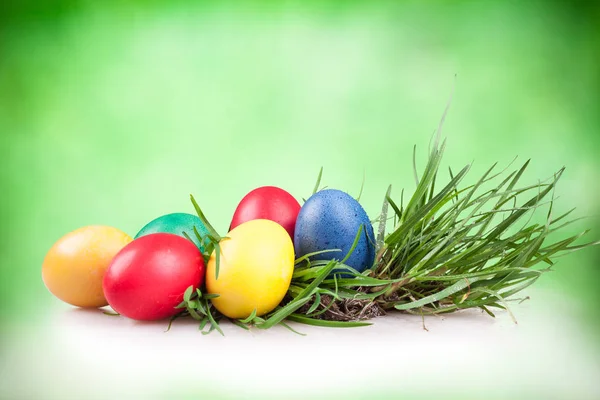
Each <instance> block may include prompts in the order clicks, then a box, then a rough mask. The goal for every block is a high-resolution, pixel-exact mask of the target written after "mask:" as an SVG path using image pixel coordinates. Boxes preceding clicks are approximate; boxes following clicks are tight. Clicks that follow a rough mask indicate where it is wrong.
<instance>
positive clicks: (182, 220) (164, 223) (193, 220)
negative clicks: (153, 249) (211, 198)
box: [135, 213, 209, 252]
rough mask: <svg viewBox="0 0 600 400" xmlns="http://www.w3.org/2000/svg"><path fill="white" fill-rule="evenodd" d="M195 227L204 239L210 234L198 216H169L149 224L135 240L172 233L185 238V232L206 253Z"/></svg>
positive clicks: (178, 214) (177, 214)
mask: <svg viewBox="0 0 600 400" xmlns="http://www.w3.org/2000/svg"><path fill="white" fill-rule="evenodd" d="M194 227H196V230H197V231H198V233H199V234H200V236H202V237H204V236H205V235H207V234H208V233H209V232H208V229H206V226H205V225H204V224H203V223H202V220H201V219H200V218H198V217H197V216H196V215H192V214H186V213H173V214H167V215H163V216H161V217H158V218H156V219H154V220H152V221H150V222H149V223H147V224H146V226H144V227H143V228H142V229H141V230H140V231H139V232H138V234H137V235H135V239H137V238H139V237H141V236H146V235H150V234H151V233H172V234H174V235H178V236H181V237H185V235H184V232H185V233H186V234H188V235H189V237H190V238H191V239H192V241H193V242H194V244H195V245H196V246H197V247H198V248H199V249H200V251H202V252H204V246H203V245H202V244H201V243H200V241H199V240H198V238H197V237H196V235H195V234H194Z"/></svg>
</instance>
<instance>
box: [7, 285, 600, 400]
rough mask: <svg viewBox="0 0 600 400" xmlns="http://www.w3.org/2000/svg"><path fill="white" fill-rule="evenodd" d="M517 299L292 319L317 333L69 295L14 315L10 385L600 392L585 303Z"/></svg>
mask: <svg viewBox="0 0 600 400" xmlns="http://www.w3.org/2000/svg"><path fill="white" fill-rule="evenodd" d="M513 312H514V314H515V315H516V317H517V320H518V324H517V325H515V324H514V323H513V322H512V321H511V319H510V318H509V316H508V315H507V314H506V313H500V314H499V315H498V317H497V318H496V319H493V318H490V317H488V316H487V315H486V314H483V313H482V312H480V311H477V310H474V311H466V312H461V313H455V314H451V315H448V316H445V317H443V318H442V317H427V318H426V319H425V324H426V326H427V328H428V331H425V330H423V328H422V321H421V318H420V317H418V316H411V315H405V314H394V315H388V316H385V317H381V318H378V319H376V320H375V321H374V325H373V326H370V327H366V328H353V329H332V328H319V327H311V326H306V325H299V324H293V326H294V327H295V328H296V329H298V330H300V331H301V332H303V333H305V334H307V336H299V335H295V334H293V333H291V332H290V331H288V330H286V329H285V328H283V327H276V328H274V329H271V330H268V331H262V330H258V329H254V330H252V331H250V332H247V331H244V330H242V329H240V328H238V327H236V326H233V325H231V324H229V323H225V324H223V330H224V332H225V337H221V336H220V335H219V334H218V333H217V332H213V333H212V334H210V335H207V336H203V335H202V334H200V332H198V330H197V325H196V323H195V321H193V320H178V321H176V322H175V323H174V325H173V327H172V329H171V331H170V332H167V333H165V328H166V323H164V322H159V323H141V322H135V321H131V320H128V319H126V318H123V317H111V316H106V315H103V314H102V313H100V312H97V311H86V310H80V309H74V308H71V307H69V306H67V305H62V304H60V305H55V307H54V308H52V309H51V311H50V312H48V313H46V314H45V315H41V316H40V319H39V320H38V321H35V322H28V323H26V324H20V325H17V326H14V327H13V329H12V331H11V333H10V335H9V336H8V339H7V340H8V341H9V343H7V344H8V346H7V350H6V351H5V353H6V354H4V355H3V357H2V358H3V360H2V361H1V362H0V368H1V369H0V374H1V375H0V382H1V387H0V398H1V399H5V398H6V399H20V398H23V399H38V398H41V399H121V398H123V399H132V398H143V399H146V400H149V399H163V398H195V399H205V398H206V399H221V398H227V399H237V398H258V397H259V396H261V398H263V399H264V398H267V399H320V398H329V399H337V398H340V399H341V398H344V399H358V398H360V399H363V398H364V399H376V398H397V396H398V395H404V396H405V397H404V398H445V399H446V398H461V399H468V398H482V396H484V394H485V398H486V399H495V398H498V399H501V398H509V397H510V398H529V399H531V398H540V399H600V359H599V357H598V354H599V353H598V351H597V350H598V347H599V346H598V345H599V344H600V343H598V342H596V343H593V342H594V340H593V336H592V335H591V334H590V332H589V330H586V328H585V325H584V324H582V322H581V321H580V320H579V319H576V318H574V315H576V313H577V310H576V309H574V308H573V307H572V306H570V305H569V304H568V303H566V302H564V301H561V299H559V298H557V297H555V295H551V294H549V293H544V292H539V293H538V292H536V293H535V296H533V298H532V300H529V301H526V302H524V303H522V304H520V305H517V304H514V305H513ZM5 337H6V335H5ZM392 394H393V396H392ZM184 395H187V397H185V396H184ZM438 395H439V396H438ZM454 395H456V397H453V396H454Z"/></svg>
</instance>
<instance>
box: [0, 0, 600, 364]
mask: <svg viewBox="0 0 600 400" xmlns="http://www.w3.org/2000/svg"><path fill="white" fill-rule="evenodd" d="M598 21H600V12H599V8H598V7H597V6H594V5H593V2H584V1H579V2H577V1H575V2H574V1H571V2H567V1H565V2H548V1H540V2H535V1H527V2H501V1H499V2H484V1H481V2H477V1H464V2H459V1H457V2H435V3H433V2H426V3H421V2H417V1H406V2H404V1H393V2H392V1H390V2H384V1H368V2H367V1H364V2H359V1H346V2H337V1H310V2H279V3H276V2H269V1H264V2H261V1H253V2H246V3H244V4H243V5H242V4H238V3H234V2H223V1H221V2H196V1H185V0H177V1H171V2H167V1H163V2H161V1H150V2H145V1H132V0H130V1H121V2H112V1H107V2H93V1H64V0H63V1H46V0H44V1H33V0H28V1H4V2H2V3H1V4H0V166H1V168H0V188H1V194H2V196H1V197H0V204H1V207H0V217H1V221H2V224H1V225H0V235H1V237H0V239H1V240H0V246H1V248H0V321H1V322H0V329H5V328H6V326H7V324H10V323H12V321H15V320H16V319H22V320H26V319H30V318H32V316H33V315H35V313H36V312H40V311H41V310H43V309H44V308H45V307H52V306H53V304H56V302H57V301H56V300H55V299H53V298H52V297H51V296H50V294H49V293H48V292H47V290H46V289H45V288H44V285H43V283H42V281H41V277H40V268H41V263H42V260H43V257H44V255H45V252H46V251H47V250H48V249H49V247H50V246H51V245H52V243H53V242H54V241H56V240H57V239H58V238H59V237H61V236H62V235H63V234H65V233H67V232H69V231H71V230H74V229H76V228H78V227H80V226H83V225H90V224H104V225H112V226H115V227H118V228H120V229H122V230H124V231H126V232H128V233H130V234H131V235H134V234H135V233H136V232H137V230H138V229H139V228H140V227H142V226H143V225H144V224H145V223H146V222H148V221H149V220H151V219H153V218H154V217H156V216H158V215H161V214H164V213H168V212H175V211H187V212H192V208H191V206H190V203H189V197H188V196H189V194H190V193H193V194H194V195H195V196H196V197H197V198H198V200H199V201H200V203H201V205H202V207H203V209H204V211H205V213H206V214H207V215H208V216H209V218H210V219H211V220H212V221H213V222H214V224H215V225H216V226H217V227H218V228H220V229H221V230H224V229H226V228H227V226H228V224H229V221H230V218H231V215H232V212H233V209H234V208H235V206H236V205H237V202H238V201H239V200H240V199H241V198H242V197H243V195H244V194H245V193H247V192H248V191H249V190H251V189H253V188H255V187H257V186H261V185H267V184H269V185H278V186H282V187H284V188H286V189H288V190H289V191H290V192H291V193H292V194H294V195H295V196H296V197H297V198H301V197H303V196H306V195H308V194H309V192H310V190H311V188H312V186H313V185H314V180H315V178H316V175H317V172H318V170H319V168H320V167H321V166H323V167H324V171H325V174H324V183H325V184H327V185H328V186H333V187H337V188H340V189H344V190H347V191H349V192H350V193H352V194H358V191H359V188H360V185H361V181H362V179H363V173H364V174H365V175H366V185H365V191H364V193H363V196H362V202H363V204H364V206H365V208H366V210H367V212H368V213H369V215H370V216H371V217H375V216H376V215H377V213H378V211H379V208H380V203H381V201H382V198H383V194H384V193H385V189H386V187H387V185H388V184H390V183H391V184H393V186H394V188H395V190H394V192H395V193H396V195H397V194H398V193H399V191H400V188H402V187H404V188H406V190H407V191H408V192H409V193H410V192H411V191H412V189H413V187H414V183H413V178H412V160H411V157H412V148H413V145H415V144H416V145H417V149H418V150H417V151H418V154H419V155H420V161H421V164H420V165H423V160H424V159H425V156H426V149H427V145H428V142H429V138H430V135H431V134H432V132H433V130H434V129H435V128H436V127H437V123H438V121H439V117H440V116H441V114H442V111H443V109H444V107H445V104H446V102H447V99H448V97H449V95H450V92H451V90H452V86H453V85H455V87H456V89H455V94H454V100H453V104H452V106H451V109H450V112H449V114H448V118H447V121H446V125H445V128H444V133H445V135H446V136H447V137H448V139H449V141H448V149H447V153H446V158H445V163H446V164H447V165H451V166H453V168H455V169H458V168H459V167H462V166H463V165H465V164H467V163H469V162H471V161H474V168H473V170H472V172H471V173H470V179H471V181H473V180H476V179H477V178H478V175H479V172H482V171H483V170H485V169H487V168H488V167H489V165H490V164H491V163H492V162H495V161H498V162H499V163H500V164H501V165H504V164H507V163H508V162H510V161H511V160H512V159H513V157H514V156H517V155H518V156H519V160H520V161H525V160H526V159H528V158H532V159H533V161H532V164H531V168H530V170H529V171H528V173H527V174H526V176H525V179H526V180H528V181H529V182H531V183H533V182H535V181H536V180H537V179H538V178H545V177H548V176H550V175H551V174H552V173H553V172H555V171H556V170H558V169H559V168H560V167H562V166H566V167H567V169H566V172H565V174H564V176H563V178H562V181H561V183H560V184H559V187H558V189H557V196H559V197H560V199H559V202H558V208H559V209H560V210H562V211H565V210H567V209H569V208H571V207H577V208H578V211H577V212H576V213H577V215H578V216H589V217H590V218H589V219H587V220H586V221H584V222H583V223H581V224H578V225H573V226H571V227H570V228H569V229H568V230H567V231H566V232H565V234H574V233H577V232H578V231H580V230H582V229H584V228H586V227H590V228H596V229H595V230H592V232H591V234H590V235H589V239H598V238H600V234H599V232H600V229H597V228H600V222H599V219H598V218H597V215H598V211H599V210H600V208H599V206H598V200H599V188H600V184H599V183H598V182H599V180H600V159H598V154H597V153H598V150H599V148H600V147H599V146H600V134H599V133H600V132H599V128H600V114H599V113H598V110H599V100H600V93H599V92H598V88H599V87H600V52H599V51H598V49H599V48H600V29H599V28H598ZM455 74H457V78H456V79H455V78H454V75H455ZM599 262H600V251H599V250H598V248H594V249H588V250H586V251H584V252H581V253H577V254H573V255H571V256H569V257H567V258H563V259H561V260H560V262H559V264H558V266H557V268H556V271H555V272H552V273H550V274H547V275H545V276H544V277H543V278H542V279H541V280H540V281H538V284H537V285H538V286H540V287H546V288H549V289H552V290H554V291H556V292H557V293H559V294H561V295H567V296H569V297H571V298H572V299H573V301H575V302H577V303H579V304H581V305H583V307H582V308H581V310H582V312H581V318H582V320H584V321H585V323H586V325H587V326H589V327H590V332H595V331H594V330H593V328H595V327H598V326H599V325H600V324H599V323H600V311H598V308H597V307H596V305H597V304H600V291H599V290H598V289H597V282H598V281H599V279H600V269H599V268H598V263H599ZM592 334H593V333H592ZM1 351H2V350H0V354H1Z"/></svg>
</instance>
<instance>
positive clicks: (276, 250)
mask: <svg viewBox="0 0 600 400" xmlns="http://www.w3.org/2000/svg"><path fill="white" fill-rule="evenodd" d="M227 237H228V239H227V238H225V239H223V240H221V242H220V247H221V253H220V263H219V276H218V278H217V277H216V275H215V273H216V253H215V251H213V253H212V255H211V257H210V260H209V262H208V267H207V270H206V289H207V291H208V293H210V294H218V295H219V297H217V298H214V299H213V300H212V303H213V305H214V306H215V307H216V308H217V310H219V311H220V312H221V313H222V314H223V315H225V316H227V317H229V318H246V317H248V316H249V315H251V314H252V312H253V311H254V310H255V309H256V315H258V316H260V315H264V314H266V313H268V312H270V311H272V310H273V309H274V308H275V307H277V305H278V304H279V303H280V302H281V300H282V299H283V297H284V296H285V294H286V292H287V290H288V288H289V287H290V282H291V280H292V274H293V272H294V245H293V244H292V240H291V239H290V235H289V234H288V233H287V231H286V230H285V229H284V228H283V227H282V226H281V225H279V224H277V223H276V222H273V221H270V220H265V219H256V220H252V221H248V222H245V223H243V224H241V225H238V226H237V227H236V228H234V229H233V230H231V231H230V232H229V233H228V234H227Z"/></svg>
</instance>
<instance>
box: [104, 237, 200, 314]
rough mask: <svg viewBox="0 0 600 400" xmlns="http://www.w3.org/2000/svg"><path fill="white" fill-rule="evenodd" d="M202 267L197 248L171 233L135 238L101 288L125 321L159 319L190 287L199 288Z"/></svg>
mask: <svg viewBox="0 0 600 400" xmlns="http://www.w3.org/2000/svg"><path fill="white" fill-rule="evenodd" d="M204 274H205V267H204V260H203V259H202V253H200V250H198V247H196V245H195V244H194V243H193V242H191V241H189V240H187V239H185V238H182V237H180V236H177V235H173V234H170V233H153V234H150V235H147V236H142V237H140V238H137V239H135V240H134V241H133V242H131V243H129V244H128V245H127V246H125V247H124V248H123V249H122V250H121V251H120V252H119V253H117V255H116V256H115V257H114V258H113V260H112V262H111V264H110V266H109V267H108V270H107V271H106V274H105V275H104V280H103V283H102V287H103V289H104V295H105V296H106V300H108V303H109V304H110V306H111V307H112V308H113V310H115V311H116V312H118V313H119V314H122V315H124V316H126V317H128V318H131V319H137V320H148V321H152V320H158V319H163V318H169V317H172V316H173V315H175V314H177V313H178V312H180V311H181V310H180V309H178V308H176V307H177V305H178V304H179V303H181V301H182V300H183V294H184V293H185V290H186V289H187V288H188V287H189V286H193V288H194V289H197V288H199V287H200V286H202V283H203V281H204Z"/></svg>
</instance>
